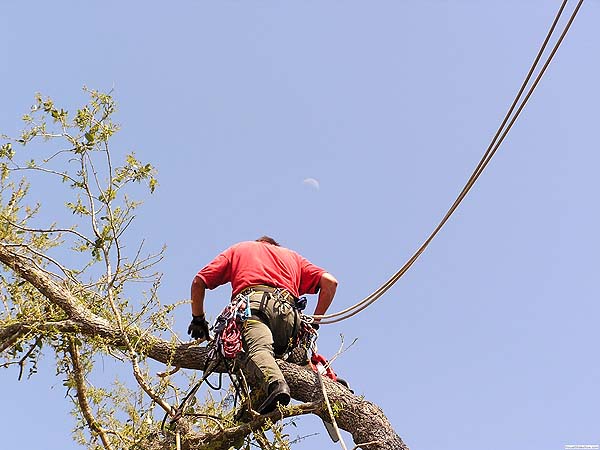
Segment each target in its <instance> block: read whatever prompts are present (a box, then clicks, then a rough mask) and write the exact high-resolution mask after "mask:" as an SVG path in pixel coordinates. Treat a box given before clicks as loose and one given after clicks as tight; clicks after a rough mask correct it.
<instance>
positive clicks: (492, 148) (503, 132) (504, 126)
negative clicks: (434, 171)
mask: <svg viewBox="0 0 600 450" xmlns="http://www.w3.org/2000/svg"><path fill="white" fill-rule="evenodd" d="M567 2H568V0H563V2H562V4H561V6H560V8H559V10H558V12H557V14H556V16H555V18H554V21H553V22H552V25H551V27H550V29H549V31H548V34H547V35H546V38H545V39H544V42H543V43H542V45H541V47H540V49H539V51H538V53H537V55H536V57H535V59H534V62H533V63H532V65H531V67H530V69H529V72H528V73H527V76H526V77H525V80H524V81H523V84H522V85H521V87H520V89H519V91H518V93H517V95H516V96H515V99H514V100H513V102H512V104H511V106H510V108H509V110H508V112H507V113H506V115H505V116H504V119H503V120H502V123H501V125H500V126H499V127H498V130H497V131H496V134H495V135H494V137H493V139H492V141H491V142H490V144H489V146H488V148H487V150H486V152H485V153H484V155H483V157H482V158H481V160H480V161H479V163H478V164H477V167H476V168H475V170H474V171H473V173H472V174H471V176H470V177H469V179H468V181H467V183H466V184H465V186H464V187H463V189H462V191H461V192H460V194H459V195H458V196H457V198H456V200H455V201H454V203H453V204H452V206H451V207H450V208H449V209H448V211H447V212H446V214H445V215H444V217H443V218H442V220H441V221H440V222H439V223H438V224H437V226H436V227H435V228H434V230H433V231H432V232H431V234H430V235H429V236H428V237H427V239H425V241H424V242H423V244H421V246H420V247H419V248H418V249H417V250H416V252H415V253H414V254H413V255H412V256H411V257H410V258H409V259H408V261H407V262H406V263H405V264H404V265H403V266H402V267H401V268H400V269H399V270H398V271H397V272H396V273H395V274H394V275H392V277H391V278H390V279H389V280H387V281H386V282H385V283H384V284H382V285H381V286H380V287H379V288H378V289H377V290H376V291H375V292H373V293H372V294H370V295H368V296H367V297H365V298H364V299H363V300H361V301H359V302H358V303H356V304H354V305H352V306H350V307H348V308H346V309H344V310H342V311H340V312H337V313H334V314H323V315H314V316H312V317H313V318H314V319H316V320H318V321H319V324H324V325H325V324H331V323H336V322H341V321H342V320H345V319H348V318H350V317H352V316H354V315H356V314H358V313H359V312H361V311H362V310H364V309H365V308H367V307H368V306H370V305H371V304H373V303H375V302H376V301H377V300H378V299H379V298H381V297H382V296H383V294H385V293H386V292H387V291H388V290H389V289H390V288H391V287H392V286H393V285H394V284H395V283H396V282H397V281H398V280H399V279H400V278H401V277H402V276H403V275H404V274H405V273H406V272H407V271H408V269H410V267H411V266H412V265H413V264H414V263H415V261H416V260H417V259H418V258H419V256H421V254H422V253H423V252H424V251H425V249H426V248H427V246H428V245H429V244H430V243H431V241H432V240H433V239H434V238H435V237H436V235H437V234H438V233H439V232H440V230H441V229H442V227H443V226H444V225H445V224H446V222H447V221H448V220H449V219H450V217H451V216H452V214H453V213H454V211H456V209H457V208H458V206H459V205H460V203H461V202H462V201H463V199H464V198H465V197H466V196H467V194H468V193H469V191H470V190H471V188H472V187H473V185H474V184H475V182H476V181H477V179H478V178H479V176H480V175H481V174H482V173H483V171H484V170H485V168H486V167H487V165H488V164H489V162H490V161H491V159H492V158H493V156H494V155H495V153H496V151H497V150H498V148H499V147H500V145H501V144H502V142H503V141H504V139H505V138H506V136H507V135H508V132H509V131H510V130H511V128H512V127H513V125H514V123H515V122H516V120H517V118H518V117H519V116H520V114H521V112H522V111H523V109H524V108H525V105H526V104H527V102H528V101H529V99H530V97H531V95H532V94H533V92H534V91H535V89H536V87H537V85H538V84H539V82H540V80H541V79H542V76H543V75H544V73H545V72H546V69H547V68H548V66H549V65H550V62H551V61H552V59H553V58H554V55H555V54H556V52H557V50H558V48H559V47H560V45H561V44H562V42H563V40H564V38H565V36H566V35H567V32H568V31H569V29H570V27H571V24H572V23H573V21H574V20H575V17H576V16H577V13H578V12H579V9H580V8H581V5H582V4H583V0H579V2H578V3H577V5H576V7H575V8H574V10H573V12H572V14H571V17H570V18H569V20H568V21H567V23H566V24H565V26H564V28H563V31H562V33H561V35H560V37H559V38H558V39H557V41H556V43H555V45H554V47H553V48H552V50H551V52H550V54H549V55H548V57H547V58H546V60H545V62H544V64H543V66H542V68H541V69H540V71H539V73H538V75H537V76H536V78H535V79H534V81H533V83H532V84H531V86H530V87H529V89H528V90H527V93H526V94H525V96H524V97H523V99H522V100H521V98H522V96H523V93H524V92H525V89H526V87H527V85H528V84H529V81H530V80H531V78H532V76H533V73H534V72H535V69H536V68H537V66H538V63H539V62H540V60H541V58H542V55H543V53H544V51H545V50H546V47H547V45H548V42H549V41H550V38H551V37H552V35H553V34H554V31H555V29H556V25H557V24H558V21H559V19H560V17H561V15H562V13H563V11H564V9H565V7H566V5H567ZM519 100H521V102H520V103H519ZM517 105H518V107H517ZM513 113H514V114H513Z"/></svg>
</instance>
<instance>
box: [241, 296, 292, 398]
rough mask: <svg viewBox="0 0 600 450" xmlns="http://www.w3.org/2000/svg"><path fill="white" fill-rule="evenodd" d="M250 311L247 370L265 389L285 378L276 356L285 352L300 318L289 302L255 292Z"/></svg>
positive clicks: (246, 328)
mask: <svg viewBox="0 0 600 450" xmlns="http://www.w3.org/2000/svg"><path fill="white" fill-rule="evenodd" d="M250 309H251V311H252V316H251V317H250V318H249V319H248V320H246V322H244V327H243V330H242V340H243V344H244V349H245V350H246V353H247V361H246V367H247V369H248V370H250V371H251V372H252V373H253V375H254V376H255V377H256V378H257V379H258V380H260V381H261V382H262V383H263V384H264V386H263V387H265V388H266V386H268V385H269V384H270V383H272V382H273V381H276V380H283V379H284V378H283V374H282V373H281V370H280V369H279V366H278V365H277V363H276V362H275V355H277V356H281V355H282V354H283V353H284V352H285V351H286V349H287V348H288V346H289V344H290V343H291V340H292V338H293V337H294V334H295V331H296V330H295V328H296V327H298V326H299V322H300V319H299V317H298V312H297V311H296V310H295V309H294V308H293V307H292V305H291V304H290V303H288V302H287V301H286V300H284V299H283V298H281V297H277V296H275V295H274V294H271V293H268V292H260V291H255V292H252V293H251V294H250ZM265 390H266V389H265Z"/></svg>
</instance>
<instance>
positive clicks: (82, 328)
mask: <svg viewBox="0 0 600 450" xmlns="http://www.w3.org/2000/svg"><path fill="white" fill-rule="evenodd" d="M0 262H2V263H4V265H5V266H6V267H8V268H9V269H10V270H11V271H13V272H14V273H15V274H16V275H17V276H19V277H20V278H23V279H24V280H26V281H27V282H29V283H30V284H31V285H33V286H34V287H35V288H36V289H37V290H38V291H39V292H40V293H41V294H42V295H43V296H44V297H46V298H47V299H48V300H49V301H50V302H52V303H53V304H55V305H57V306H59V307H60V308H61V309H62V310H63V311H64V312H65V313H66V315H67V316H68V320H66V321H64V322H63V323H60V322H56V323H53V324H52V326H53V327H55V329H56V330H57V332H61V331H62V332H73V331H74V330H76V332H78V333H80V334H82V335H85V336H101V337H102V338H104V339H106V340H108V341H109V342H110V343H111V345H114V346H116V347H119V346H122V345H123V344H124V343H123V341H122V337H121V335H120V332H119V330H118V328H117V327H116V326H115V325H113V324H111V323H110V322H109V321H108V320H106V319H104V318H102V317H99V316H97V315H95V314H93V313H92V312H91V311H90V310H89V309H88V308H87V307H86V306H85V305H84V304H83V303H82V302H81V301H80V300H79V299H78V298H77V297H76V296H75V295H73V294H72V292H71V291H70V290H69V289H68V288H67V287H66V286H65V285H63V284H62V283H60V282H57V281H56V280H54V279H53V278H51V277H50V276H49V275H48V274H47V273H45V272H44V271H42V270H40V269H38V268H37V267H35V266H34V265H33V264H32V263H31V262H30V261H29V260H28V259H27V258H25V257H24V256H23V255H21V254H19V252H17V251H16V250H14V249H13V248H9V247H7V246H6V245H4V244H0ZM26 329H27V324H21V325H17V324H12V325H10V326H8V327H4V328H0V348H2V346H3V344H4V343H5V341H7V340H10V339H13V338H14V336H18V335H19V333H23V332H26ZM127 333H128V335H130V336H131V339H133V340H136V339H137V340H138V341H139V342H138V344H139V345H138V348H139V349H140V351H141V352H142V353H143V354H145V355H146V356H148V357H149V358H151V359H154V360H156V361H159V362H162V363H165V364H170V365H173V366H176V367H182V368H187V369H196V370H202V369H203V368H204V367H205V362H206V358H207V349H206V347H200V346H198V345H197V344H194V343H189V344H179V345H174V344H173V343H170V342H168V341H165V340H163V339H159V338H157V337H154V336H147V335H145V334H143V333H142V332H141V330H140V329H139V328H136V327H129V328H128V329H127ZM278 363H279V365H280V367H281V369H282V372H283V375H284V377H285V379H286V381H287V382H288V384H289V387H290V391H291V394H292V397H293V398H294V399H296V400H299V401H302V402H316V401H322V396H323V394H322V392H321V387H320V384H319V380H318V378H317V375H316V373H314V372H313V371H312V370H308V369H306V368H303V367H300V366H297V365H295V364H291V363H288V362H285V361H278ZM324 383H325V389H326V390H327V394H328V396H329V399H330V401H331V402H332V403H334V404H336V405H338V406H339V412H338V414H337V416H336V421H337V423H338V425H339V427H340V428H341V429H343V430H346V431H348V432H350V433H351V434H352V437H353V439H354V442H355V444H356V445H357V446H358V448H362V449H366V450H405V449H406V450H407V449H408V447H407V446H406V445H405V444H404V442H403V441H402V439H401V438H400V436H398V434H397V433H396V432H395V431H394V429H393V428H392V426H391V424H390V423H389V421H388V419H387V418H386V416H385V414H384V413H383V411H382V410H381V409H380V408H379V407H378V406H377V405H375V404H373V403H371V402H369V401H366V400H364V399H363V398H362V397H358V396H356V395H354V394H352V393H351V392H350V391H349V390H348V389H346V388H345V387H344V386H342V385H340V384H339V383H334V382H332V381H330V380H328V379H325V380H324ZM314 413H315V414H317V415H319V416H320V417H321V418H323V419H325V420H327V419H328V417H327V413H326V412H325V411H324V410H318V411H316V412H314ZM361 444H362V445H361Z"/></svg>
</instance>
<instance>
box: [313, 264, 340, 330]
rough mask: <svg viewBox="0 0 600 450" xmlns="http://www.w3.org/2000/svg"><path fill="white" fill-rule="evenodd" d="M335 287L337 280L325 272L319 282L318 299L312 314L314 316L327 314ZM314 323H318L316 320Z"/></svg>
mask: <svg viewBox="0 0 600 450" xmlns="http://www.w3.org/2000/svg"><path fill="white" fill-rule="evenodd" d="M337 285H338V282H337V280H336V279H335V277H334V276H333V275H331V274H330V273H328V272H325V273H324V274H323V275H321V280H320V281H319V299H318V301H317V307H316V308H315V312H314V314H315V315H316V316H320V315H323V314H325V312H327V308H329V305H331V302H332V301H333V297H334V295H335V291H336V289H337ZM315 322H317V323H318V322H319V321H318V320H316V321H315Z"/></svg>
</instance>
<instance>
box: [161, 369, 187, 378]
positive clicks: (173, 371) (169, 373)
mask: <svg viewBox="0 0 600 450" xmlns="http://www.w3.org/2000/svg"><path fill="white" fill-rule="evenodd" d="M179 369H181V367H179V366H176V367H173V368H172V369H171V370H167V371H165V372H158V373H157V374H156V376H157V377H160V378H165V377H170V376H171V375H175V374H176V373H177V372H179Z"/></svg>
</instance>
